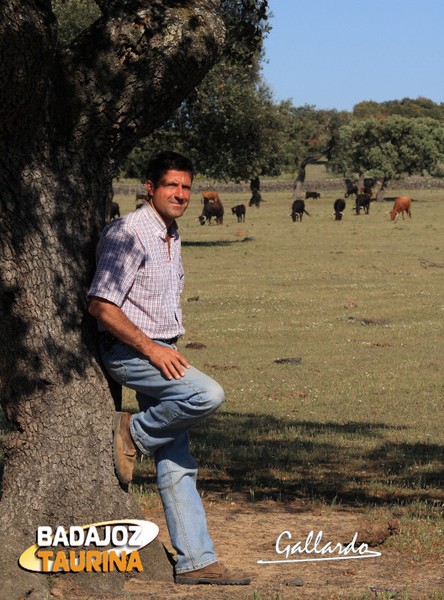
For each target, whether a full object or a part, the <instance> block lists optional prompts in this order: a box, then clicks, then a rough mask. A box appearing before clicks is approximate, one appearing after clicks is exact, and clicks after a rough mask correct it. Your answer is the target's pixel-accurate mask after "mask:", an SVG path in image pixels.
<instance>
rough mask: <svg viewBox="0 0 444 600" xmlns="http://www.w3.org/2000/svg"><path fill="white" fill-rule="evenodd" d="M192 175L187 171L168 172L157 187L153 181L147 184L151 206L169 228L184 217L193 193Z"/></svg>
mask: <svg viewBox="0 0 444 600" xmlns="http://www.w3.org/2000/svg"><path fill="white" fill-rule="evenodd" d="M191 183H192V181H191V175H190V173H188V172H187V171H173V170H171V171H166V173H164V175H163V177H162V179H161V180H160V182H159V185H158V186H157V187H154V184H153V182H152V181H149V180H148V181H147V182H146V184H145V185H146V189H147V192H148V195H149V197H150V200H149V202H150V204H151V206H152V207H153V208H154V210H155V211H156V212H157V214H158V215H159V216H160V217H161V219H162V220H163V221H164V223H165V225H166V226H167V227H169V226H170V225H171V224H172V223H173V221H174V220H175V219H177V218H179V217H181V216H182V215H183V213H184V212H185V210H186V208H187V206H188V204H189V202H190V192H191Z"/></svg>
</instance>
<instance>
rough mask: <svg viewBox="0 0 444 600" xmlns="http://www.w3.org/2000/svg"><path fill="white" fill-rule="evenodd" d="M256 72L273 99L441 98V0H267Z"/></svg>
mask: <svg viewBox="0 0 444 600" xmlns="http://www.w3.org/2000/svg"><path fill="white" fill-rule="evenodd" d="M268 4H269V8H270V11H271V13H272V15H273V16H272V18H271V20H270V24H271V26H272V30H271V32H270V33H269V34H268V37H267V39H266V40H265V61H264V64H263V68H262V76H263V79H264V80H265V81H266V82H267V84H268V86H269V87H270V89H271V90H272V92H273V94H274V100H275V101H277V102H279V101H281V100H289V99H290V100H292V104H293V105H294V106H302V105H304V104H309V105H312V106H315V107H316V108H318V109H337V110H347V111H351V110H352V109H353V106H354V105H355V104H357V103H358V102H362V101H363V100H374V101H376V102H384V101H386V100H401V99H402V98H418V97H420V96H422V97H425V98H429V99H430V100H433V101H434V102H436V103H438V104H439V103H441V102H444V0H268Z"/></svg>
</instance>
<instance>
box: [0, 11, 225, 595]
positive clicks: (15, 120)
mask: <svg viewBox="0 0 444 600" xmlns="http://www.w3.org/2000/svg"><path fill="white" fill-rule="evenodd" d="M96 4H97V7H98V9H99V10H100V16H99V18H98V19H96V20H95V21H94V22H93V23H92V24H91V25H90V26H89V27H88V28H87V29H85V30H83V31H81V33H80V34H79V35H78V36H76V37H75V38H74V39H73V40H72V41H71V42H70V43H69V44H67V45H64V44H61V43H60V40H59V39H58V29H57V27H58V23H57V19H56V17H55V15H54V13H53V11H52V7H51V1H50V0H20V1H19V0H3V1H2V3H1V5H0V32H1V33H0V65H1V66H0V83H1V85H0V268H1V275H0V318H1V331H2V343H1V345H0V399H1V404H2V407H3V411H4V413H5V415H6V417H7V419H8V420H9V421H10V423H11V426H12V431H11V433H10V435H9V437H8V439H7V442H6V444H5V468H4V475H3V497H2V500H1V505H0V506H1V513H0V545H1V548H2V552H1V555H0V573H2V576H1V577H2V580H1V588H2V592H1V597H2V598H8V599H11V598H18V597H23V596H24V595H26V594H28V595H29V594H30V593H31V591H32V590H34V591H35V593H38V594H40V597H43V594H44V590H45V589H47V586H48V582H47V578H46V577H45V576H42V575H35V574H32V573H30V572H29V573H28V572H26V571H22V570H20V569H19V568H18V566H17V559H18V556H19V554H20V553H21V552H23V550H25V548H27V547H28V546H30V545H31V544H32V543H34V542H35V531H36V528H37V527H38V526H39V525H42V524H45V525H51V526H53V527H55V526H58V525H65V526H69V525H72V524H86V523H94V522H98V521H103V520H108V519H118V518H125V517H126V518H128V517H132V518H135V517H137V516H138V515H139V514H140V510H139V508H138V506H137V503H136V502H135V500H134V498H133V497H132V495H131V494H128V493H127V491H126V490H124V489H121V487H120V486H119V484H118V481H117V478H116V477H115V474H114V469H113V462H112V450H111V448H112V441H111V440H112V434H111V421H112V413H113V411H114V410H115V409H116V407H117V408H118V406H116V404H115V402H116V403H117V405H118V398H117V396H116V400H115V402H114V400H113V397H112V395H111V394H110V390H109V386H108V383H107V381H106V379H105V377H104V375H103V372H102V369H101V367H100V364H99V361H98V357H97V353H96V339H95V337H96V331H95V324H94V323H92V322H91V320H90V319H89V318H88V317H87V316H86V310H85V308H86V292H87V289H88V285H89V283H90V281H91V278H92V274H93V271H94V253H95V245H96V242H97V239H98V236H99V233H100V230H101V228H102V226H103V224H104V222H105V220H106V217H107V214H108V213H109V209H110V203H111V197H112V178H113V176H114V175H115V174H116V172H117V170H118V166H119V164H120V162H121V161H122V160H123V159H124V158H125V157H126V156H127V155H128V153H129V151H130V150H131V149H132V148H133V147H134V145H135V144H136V143H137V141H138V140H140V139H141V138H142V137H144V136H147V135H148V134H149V133H150V132H152V131H153V130H154V129H156V128H157V127H159V126H160V125H161V124H162V123H163V122H165V120H166V119H167V118H168V117H169V116H170V115H171V113H172V112H173V111H174V110H175V109H176V108H177V107H178V106H179V105H180V104H181V102H182V101H183V99H184V98H185V97H186V96H187V95H188V94H190V93H191V91H192V90H193V88H194V87H195V86H196V85H197V84H198V83H199V82H200V81H201V79H202V78H203V77H204V75H205V74H206V73H207V71H208V70H209V69H210V68H211V66H212V65H213V64H214V62H215V61H216V59H217V57H218V55H219V53H220V51H221V48H222V45H223V40H224V24H223V21H222V19H221V18H220V2H219V1H215V0H187V1H185V0H182V1H180V0H175V1H173V0H171V1H170V0H167V1H156V0H131V1H130V0H128V1H123V0H118V1H117V0H96ZM158 546H160V544H159V545H158ZM152 553H153V555H152V556H151V559H150V560H148V561H147V562H146V563H145V565H144V566H145V567H146V570H147V571H149V568H148V567H149V565H150V564H151V565H152V570H151V575H152V574H153V572H154V571H156V575H157V576H160V577H163V578H171V568H170V563H169V562H168V561H167V559H166V558H165V553H164V552H163V549H162V548H161V547H160V548H159V547H156V546H155V545H154V546H153V550H152ZM109 579H110V578H109V577H105V576H103V577H102V576H98V577H92V576H89V578H88V577H85V578H84V580H83V583H84V584H85V585H87V584H88V582H93V587H94V589H95V590H96V593H98V592H99V591H100V586H101V585H103V586H104V588H108V587H109V585H110V581H109ZM77 581H78V580H77ZM112 585H113V586H115V585H116V584H115V583H113V584H112Z"/></svg>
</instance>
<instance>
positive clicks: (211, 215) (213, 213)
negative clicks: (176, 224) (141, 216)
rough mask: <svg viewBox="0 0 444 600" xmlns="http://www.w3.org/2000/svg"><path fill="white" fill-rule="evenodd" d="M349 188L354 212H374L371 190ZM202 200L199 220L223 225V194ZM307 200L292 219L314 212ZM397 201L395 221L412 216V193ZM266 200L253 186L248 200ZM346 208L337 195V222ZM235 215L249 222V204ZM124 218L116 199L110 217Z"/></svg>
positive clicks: (295, 207)
mask: <svg viewBox="0 0 444 600" xmlns="http://www.w3.org/2000/svg"><path fill="white" fill-rule="evenodd" d="M346 184H347V189H346V192H345V195H344V196H345V198H349V197H350V196H351V195H353V194H354V195H355V196H356V199H355V204H354V207H353V208H354V211H355V213H356V214H357V215H359V214H360V213H361V210H362V211H364V213H365V214H366V215H368V214H369V212H370V204H371V202H372V196H371V190H369V189H367V188H362V189H361V190H358V187H357V186H356V185H352V184H351V182H349V180H347V181H346ZM201 196H202V197H201V202H202V203H203V208H202V213H201V214H200V216H199V217H198V220H199V222H200V224H201V225H205V223H208V225H211V220H212V219H214V221H215V222H216V224H217V225H222V224H223V221H224V206H223V204H222V202H221V200H220V197H219V193H218V192H216V191H213V190H206V191H203V192H202V194H201ZM320 197H321V194H320V193H319V192H314V191H307V192H305V200H308V199H310V198H312V199H315V200H317V199H319V198H320ZM305 200H302V199H296V200H294V201H293V203H292V206H291V213H290V214H291V218H292V220H293V222H296V221H302V217H303V215H304V214H306V215H308V216H311V215H310V213H309V212H308V211H307V210H306V208H305ZM391 200H393V201H394V204H393V208H392V210H391V211H390V213H389V214H390V218H391V220H392V221H396V220H397V219H398V218H399V215H402V218H403V219H404V214H406V215H407V216H408V217H409V219H411V218H412V213H411V203H412V200H411V198H410V197H409V196H400V197H398V198H391ZM261 201H262V196H261V194H260V192H259V190H258V189H252V196H251V198H250V201H249V203H248V206H250V207H251V206H255V207H256V208H259V207H260V204H261ZM145 202H146V197H145V195H142V194H137V195H136V208H141V207H142V206H143V204H144V203H145ZM345 208H346V201H345V200H344V198H337V199H336V200H335V201H334V203H333V215H334V217H335V221H341V220H342V217H343V214H344V211H345ZM231 212H232V214H233V215H234V216H235V217H236V218H237V222H238V223H244V222H245V215H246V212H247V209H246V206H245V204H237V205H236V206H233V207H231ZM118 217H120V208H119V205H118V204H117V202H113V203H112V206H111V214H110V219H111V220H112V219H115V218H118Z"/></svg>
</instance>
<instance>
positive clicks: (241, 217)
mask: <svg viewBox="0 0 444 600" xmlns="http://www.w3.org/2000/svg"><path fill="white" fill-rule="evenodd" d="M231 212H232V213H233V215H236V217H237V222H238V223H240V222H241V221H243V222H244V223H245V213H246V210H245V204H238V205H237V206H232V207H231Z"/></svg>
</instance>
